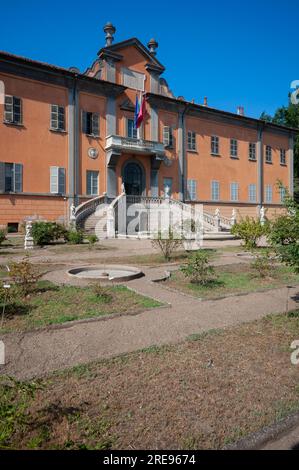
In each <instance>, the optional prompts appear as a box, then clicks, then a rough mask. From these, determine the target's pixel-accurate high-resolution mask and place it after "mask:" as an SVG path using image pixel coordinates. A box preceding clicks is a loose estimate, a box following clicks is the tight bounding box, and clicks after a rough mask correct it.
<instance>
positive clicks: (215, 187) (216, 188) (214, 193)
mask: <svg viewBox="0 0 299 470" xmlns="http://www.w3.org/2000/svg"><path fill="white" fill-rule="evenodd" d="M211 197H212V201H219V199H220V184H219V181H212V182H211Z"/></svg>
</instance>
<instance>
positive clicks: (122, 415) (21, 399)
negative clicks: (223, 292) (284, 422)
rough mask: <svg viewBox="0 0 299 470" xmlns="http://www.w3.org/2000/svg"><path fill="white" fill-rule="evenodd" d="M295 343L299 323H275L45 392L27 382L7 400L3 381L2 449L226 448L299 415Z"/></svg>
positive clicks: (73, 379)
mask: <svg viewBox="0 0 299 470" xmlns="http://www.w3.org/2000/svg"><path fill="white" fill-rule="evenodd" d="M297 313H298V311H297ZM215 333H216V334H215ZM298 337H299V316H298V315H297V316H295V315H285V314H281V315H269V316H268V317H265V318H263V319H261V320H258V321H255V322H251V323H247V324H243V325H239V326H236V327H234V328H227V329H225V330H220V331H218V330H216V332H213V331H212V332H208V333H207V334H200V335H197V336H196V337H194V335H192V337H191V338H189V340H188V341H184V342H182V343H181V344H176V345H169V346H162V347H159V346H153V347H150V348H146V349H144V350H142V351H137V352H135V353H132V354H126V355H123V356H120V357H118V358H113V359H106V360H102V361H99V362H96V363H93V364H88V365H80V366H77V367H74V368H72V369H68V370H66V371H60V372H59V373H54V374H51V375H50V376H48V377H47V378H45V379H43V380H42V381H40V383H39V386H38V387H37V386H36V384H34V383H33V384H31V383H30V382H29V383H28V382H26V383H23V384H19V386H20V387H22V388H21V389H19V388H18V387H17V388H13V389H12V390H11V389H9V392H7V389H5V388H4V389H3V383H2V382H1V383H0V403H1V407H0V418H1V419H0V423H2V422H5V423H6V424H5V425H4V427H3V425H2V424H0V426H2V427H1V428H0V429H1V432H2V434H0V435H1V436H2V440H1V441H0V442H1V444H2V446H3V447H5V448H16V449H28V448H30V449H33V448H38V449H96V448H98V449H110V448H112V449H131V448H132V446H134V449H144V448H145V449H152V448H155V449H173V448H175V449H184V448H188V449H211V448H212V449H219V448H222V447H223V446H225V445H227V444H229V443H232V442H234V441H235V440H238V439H240V438H241V437H244V436H246V435H248V434H249V433H251V432H255V431H257V430H259V429H261V428H263V427H264V426H268V425H270V424H273V423H274V422H276V421H279V420H281V419H283V418H284V417H285V416H287V415H288V414H290V413H293V412H295V411H297V410H298V409H299V387H298V378H299V368H298V366H294V365H292V364H291V362H290V353H291V350H290V344H291V342H292V341H293V340H294V338H298ZM190 339H191V340H190ZM28 387H29V388H28ZM30 387H33V390H34V393H31V392H30V393H28V391H30V390H31V389H30ZM18 390H19V391H18ZM24 391H25V392H24ZM8 410H12V411H8ZM9 413H10V414H9ZM3 416H4V421H3ZM8 416H11V417H12V419H10V420H8ZM17 416H19V417H18V418H17ZM8 423H9V424H8Z"/></svg>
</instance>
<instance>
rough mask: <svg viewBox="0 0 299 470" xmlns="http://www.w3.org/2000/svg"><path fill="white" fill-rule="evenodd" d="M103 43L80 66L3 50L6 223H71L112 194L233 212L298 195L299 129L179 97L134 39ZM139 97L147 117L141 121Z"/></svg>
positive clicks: (0, 181) (0, 123)
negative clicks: (74, 214) (83, 206)
mask: <svg viewBox="0 0 299 470" xmlns="http://www.w3.org/2000/svg"><path fill="white" fill-rule="evenodd" d="M104 31H105V33H106V46H105V47H103V48H102V49H101V50H100V51H99V52H98V55H97V58H96V60H95V61H94V62H93V64H92V65H91V67H90V68H88V69H87V70H86V71H85V72H84V73H80V71H79V70H78V69H76V68H71V69H63V68H59V67H55V66H51V65H48V64H44V63H41V62H36V61H31V60H29V59H25V58H22V57H18V56H14V55H11V54H8V53H4V52H2V53H0V84H1V90H3V93H2V95H3V96H2V99H1V101H0V225H2V226H6V225H11V226H12V225H14V226H17V225H18V224H20V223H22V222H23V221H25V220H27V219H45V220H57V221H61V222H65V223H67V222H68V221H69V216H70V208H71V207H72V206H73V205H75V206H77V205H78V204H80V203H82V202H83V201H85V200H88V199H91V198H94V197H97V196H98V195H102V194H105V193H106V194H107V196H109V198H115V197H116V196H117V195H119V194H120V193H121V191H122V188H125V190H126V193H127V194H134V195H144V196H151V197H157V196H163V195H164V194H165V189H166V187H168V189H167V192H168V191H169V192H170V195H171V197H173V198H174V199H179V200H181V201H184V202H186V203H190V204H203V205H204V209H205V210H206V211H208V212H214V211H215V209H216V208H220V210H221V212H222V213H223V215H224V216H227V217H229V216H230V215H231V212H232V210H233V209H235V210H236V212H237V215H238V216H243V215H246V214H248V215H251V216H256V215H257V211H258V208H260V207H261V206H264V207H265V208H266V209H267V215H268V216H272V215H273V214H274V213H275V212H279V211H280V210H281V208H282V200H283V196H284V194H283V190H281V189H279V188H278V186H277V181H278V180H280V181H282V183H283V185H284V186H285V187H286V188H288V190H289V192H290V193H291V194H292V192H293V146H294V136H295V131H294V130H293V129H288V128H285V127H282V126H278V125H274V124H270V123H265V122H263V121H260V120H258V119H253V118H249V117H246V116H244V115H243V114H242V110H241V112H239V113H238V114H234V113H228V112H224V111H220V110H217V109H214V108H211V107H209V106H208V105H207V103H205V104H202V105H199V104H196V103H193V102H187V101H185V100H184V99H183V98H182V97H179V98H175V97H174V96H173V94H172V92H171V91H170V89H169V87H168V84H167V83H166V81H165V80H164V79H163V77H162V74H163V72H164V67H163V65H162V64H161V63H160V62H159V60H158V59H157V58H156V48H157V46H158V44H157V43H156V41H154V40H151V41H150V42H149V44H148V47H145V46H144V45H143V44H142V43H140V41H139V40H138V39H136V38H133V39H129V40H127V41H123V42H119V43H115V44H113V39H114V38H113V36H114V33H115V28H114V27H113V26H112V25H111V24H107V25H106V26H105V28H104ZM136 94H142V95H144V96H145V97H146V117H145V120H144V122H143V124H142V126H141V128H140V129H139V130H136V129H135V128H134V108H135V99H136Z"/></svg>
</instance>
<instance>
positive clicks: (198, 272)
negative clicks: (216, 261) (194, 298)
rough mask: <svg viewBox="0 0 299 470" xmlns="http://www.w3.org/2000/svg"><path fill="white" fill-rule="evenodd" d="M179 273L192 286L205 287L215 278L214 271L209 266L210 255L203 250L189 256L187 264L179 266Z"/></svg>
mask: <svg viewBox="0 0 299 470" xmlns="http://www.w3.org/2000/svg"><path fill="white" fill-rule="evenodd" d="M181 271H182V273H183V274H184V275H185V276H186V277H188V278H190V280H191V282H192V283H194V284H202V285H206V284H208V283H209V282H210V281H211V280H213V279H214V278H215V269H214V267H213V266H211V265H210V254H209V253H207V252H206V251H203V250H199V251H197V252H196V253H194V254H193V255H191V256H190V258H189V259H188V261H187V263H186V264H185V265H184V266H181Z"/></svg>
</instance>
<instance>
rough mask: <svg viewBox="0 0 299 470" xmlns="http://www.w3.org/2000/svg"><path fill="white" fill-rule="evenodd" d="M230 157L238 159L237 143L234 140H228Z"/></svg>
mask: <svg viewBox="0 0 299 470" xmlns="http://www.w3.org/2000/svg"><path fill="white" fill-rule="evenodd" d="M230 156H231V157H232V158H238V141H237V140H236V139H230Z"/></svg>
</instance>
